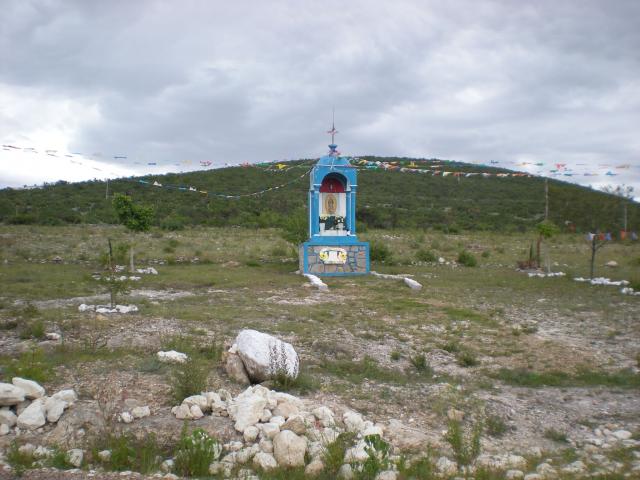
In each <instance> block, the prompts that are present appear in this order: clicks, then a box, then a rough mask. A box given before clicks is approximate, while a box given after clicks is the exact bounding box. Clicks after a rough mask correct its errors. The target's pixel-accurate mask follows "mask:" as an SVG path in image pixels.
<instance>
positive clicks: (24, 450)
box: [18, 443, 36, 455]
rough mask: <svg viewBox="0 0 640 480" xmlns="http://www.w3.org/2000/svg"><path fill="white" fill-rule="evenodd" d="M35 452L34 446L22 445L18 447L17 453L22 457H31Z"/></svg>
mask: <svg viewBox="0 0 640 480" xmlns="http://www.w3.org/2000/svg"><path fill="white" fill-rule="evenodd" d="M35 451H36V446H35V445H34V444H32V443H25V444H24V445H20V446H19V447H18V452H19V453H21V454H23V455H33V452H35Z"/></svg>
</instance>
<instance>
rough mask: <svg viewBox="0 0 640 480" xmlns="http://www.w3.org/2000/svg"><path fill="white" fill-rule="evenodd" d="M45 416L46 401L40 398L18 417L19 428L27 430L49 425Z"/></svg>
mask: <svg viewBox="0 0 640 480" xmlns="http://www.w3.org/2000/svg"><path fill="white" fill-rule="evenodd" d="M45 415H46V411H45V409H44V401H43V400H42V399H41V398H38V399H36V400H34V401H33V402H31V404H30V405H29V406H28V407H27V408H25V409H24V410H23V411H22V413H21V414H20V415H18V427H20V428H24V429H25V430H35V429H36V428H40V427H42V426H43V425H44V424H45V423H47V419H46V417H45Z"/></svg>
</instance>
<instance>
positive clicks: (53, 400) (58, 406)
mask: <svg viewBox="0 0 640 480" xmlns="http://www.w3.org/2000/svg"><path fill="white" fill-rule="evenodd" d="M67 406H68V403H67V402H65V401H64V400H61V399H60V398H57V397H55V396H53V397H48V398H46V399H45V401H44V410H45V412H46V415H47V422H49V423H55V422H57V421H58V420H60V417H61V416H62V414H63V413H64V410H65V408H67Z"/></svg>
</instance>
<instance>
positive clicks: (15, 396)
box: [0, 383, 26, 406]
mask: <svg viewBox="0 0 640 480" xmlns="http://www.w3.org/2000/svg"><path fill="white" fill-rule="evenodd" d="M25 395H26V392H25V391H24V390H23V389H21V388H19V387H16V386H15V385H12V384H10V383H0V406H5V405H17V404H18V403H20V402H23V401H24V397H25Z"/></svg>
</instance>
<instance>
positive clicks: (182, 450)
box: [174, 422, 222, 477]
mask: <svg viewBox="0 0 640 480" xmlns="http://www.w3.org/2000/svg"><path fill="white" fill-rule="evenodd" d="M221 451H222V447H221V445H220V444H219V443H218V441H217V440H216V439H215V438H213V437H210V436H209V434H208V433H207V432H205V431H204V430H202V429H196V430H194V431H193V432H191V434H189V433H188V431H187V424H186V422H185V425H184V427H183V428H182V433H181V435H180V441H179V442H178V446H177V448H176V450H175V460H174V462H175V466H174V471H175V472H176V473H177V474H178V475H181V476H185V477H202V476H204V475H208V474H209V465H210V464H211V462H213V461H214V460H215V459H216V458H218V457H219V456H220V452H221Z"/></svg>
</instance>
